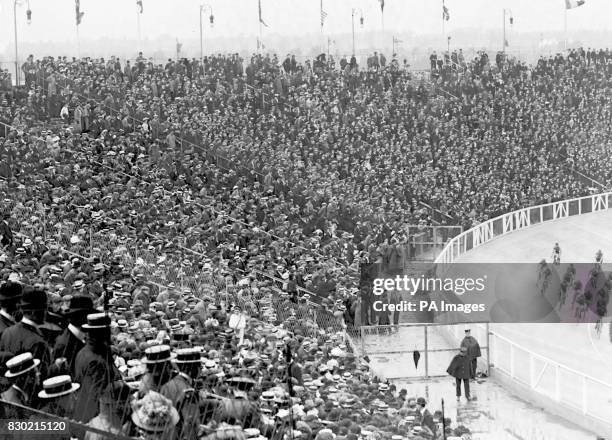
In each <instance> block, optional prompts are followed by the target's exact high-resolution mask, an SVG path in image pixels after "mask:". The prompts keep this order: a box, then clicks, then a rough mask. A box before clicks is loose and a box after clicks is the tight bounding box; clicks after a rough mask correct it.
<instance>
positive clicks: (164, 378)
mask: <svg viewBox="0 0 612 440" xmlns="http://www.w3.org/2000/svg"><path fill="white" fill-rule="evenodd" d="M171 360H172V354H171V351H170V346H169V345H165V344H162V345H154V346H152V347H149V348H147V349H146V350H145V358H144V359H143V360H142V362H143V363H144V364H145V365H146V367H147V372H146V373H145V375H144V376H143V378H142V380H141V382H140V388H139V390H138V394H139V395H140V396H144V395H146V394H147V392H148V391H156V392H161V389H162V387H163V386H164V385H165V384H166V383H167V382H169V381H170V380H171V379H172V378H173V377H174V376H175V375H176V372H175V371H174V369H173V368H172V364H171V363H170V361H171Z"/></svg>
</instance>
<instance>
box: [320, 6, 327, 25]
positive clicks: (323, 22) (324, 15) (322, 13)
mask: <svg viewBox="0 0 612 440" xmlns="http://www.w3.org/2000/svg"><path fill="white" fill-rule="evenodd" d="M326 18H327V12H325V11H324V10H323V0H321V27H323V24H325V19H326Z"/></svg>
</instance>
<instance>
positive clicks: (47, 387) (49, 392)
mask: <svg viewBox="0 0 612 440" xmlns="http://www.w3.org/2000/svg"><path fill="white" fill-rule="evenodd" d="M42 385H43V389H42V390H41V391H40V392H39V393H38V398H39V399H40V400H41V411H43V412H45V413H47V414H51V415H55V416H59V417H64V418H72V415H73V412H74V409H75V405H76V400H77V399H76V396H77V395H76V391H77V390H78V389H79V388H80V385H79V384H78V383H74V382H72V379H71V378H70V376H68V375H61V376H54V377H50V378H49V379H46V380H44V381H43V383H42ZM31 418H32V419H37V420H40V415H38V414H34V415H32V417H31ZM72 437H73V436H72V435H70V434H69V433H65V432H61V433H59V432H58V434H55V435H54V434H49V433H46V434H45V440H47V439H49V440H60V439H61V440H64V439H66V440H69V439H71V438H72Z"/></svg>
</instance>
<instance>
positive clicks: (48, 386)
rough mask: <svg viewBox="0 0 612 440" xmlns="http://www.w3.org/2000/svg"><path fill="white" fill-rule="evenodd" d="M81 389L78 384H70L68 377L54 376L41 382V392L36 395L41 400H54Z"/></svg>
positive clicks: (70, 380)
mask: <svg viewBox="0 0 612 440" xmlns="http://www.w3.org/2000/svg"><path fill="white" fill-rule="evenodd" d="M80 387H81V385H80V384H78V383H72V379H70V376H68V375H62V376H55V377H51V378H49V379H47V380H45V381H43V390H42V391H40V392H39V393H38V397H40V398H41V399H54V398H56V397H61V396H65V395H67V394H70V393H73V392H75V391H76V390H78V389H79V388H80Z"/></svg>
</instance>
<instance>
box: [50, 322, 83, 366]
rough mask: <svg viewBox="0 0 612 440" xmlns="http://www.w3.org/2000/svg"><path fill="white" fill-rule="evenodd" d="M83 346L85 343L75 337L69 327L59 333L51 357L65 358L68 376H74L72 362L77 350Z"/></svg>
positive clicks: (74, 359)
mask: <svg viewBox="0 0 612 440" xmlns="http://www.w3.org/2000/svg"><path fill="white" fill-rule="evenodd" d="M84 346H85V343H84V342H83V341H81V340H80V339H79V338H77V337H76V336H75V335H74V334H73V333H72V332H71V331H70V330H69V329H66V330H64V332H63V333H62V334H61V335H59V337H58V338H57V340H56V341H55V347H54V348H53V359H57V358H61V357H63V358H66V361H67V362H68V367H69V371H70V376H71V377H75V376H76V374H75V369H74V364H75V361H76V357H77V354H78V352H79V351H80V350H81V349H82V348H83V347H84Z"/></svg>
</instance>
